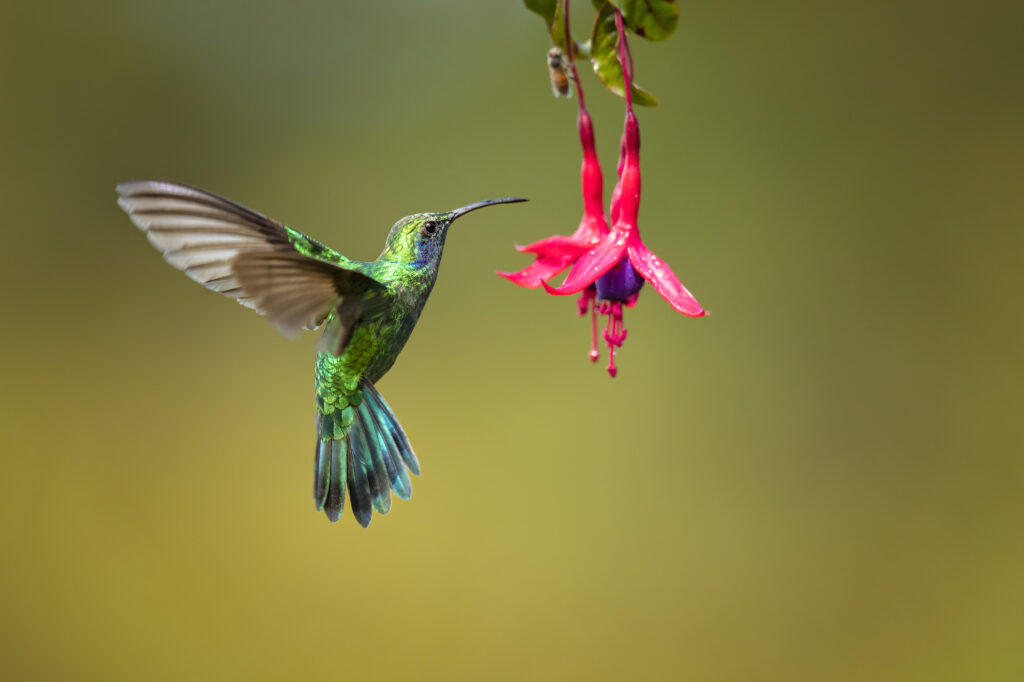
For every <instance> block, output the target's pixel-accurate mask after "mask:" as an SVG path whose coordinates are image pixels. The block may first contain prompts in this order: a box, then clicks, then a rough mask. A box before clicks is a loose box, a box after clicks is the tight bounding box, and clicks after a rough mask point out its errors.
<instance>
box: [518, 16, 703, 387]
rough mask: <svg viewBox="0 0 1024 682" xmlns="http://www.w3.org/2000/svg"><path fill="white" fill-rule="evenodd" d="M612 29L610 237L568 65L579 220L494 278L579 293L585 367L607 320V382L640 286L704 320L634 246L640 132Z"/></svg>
mask: <svg viewBox="0 0 1024 682" xmlns="http://www.w3.org/2000/svg"><path fill="white" fill-rule="evenodd" d="M615 22H616V27H617V28H618V32H619V52H620V61H621V62H622V70H623V77H624V81H625V91H626V121H625V125H624V127H623V132H622V140H621V143H620V146H619V162H618V175H619V180H618V183H617V184H616V185H615V189H614V191H613V192H612V198H611V203H610V205H609V213H610V215H611V220H612V226H611V229H610V230H609V229H608V224H607V222H606V221H605V217H604V209H603V207H602V177H601V168H600V165H599V164H598V161H597V153H596V151H595V150H594V129H593V123H592V122H591V120H590V115H589V114H588V113H587V111H586V108H585V107H584V105H583V91H582V88H580V87H579V79H578V78H577V77H576V69H575V65H572V70H573V78H574V79H575V80H576V84H577V91H578V92H579V97H580V110H579V116H578V118H577V126H578V128H579V133H580V142H581V143H582V144H583V167H582V171H581V175H582V184H583V219H582V220H581V221H580V226H579V228H577V230H576V232H574V233H573V234H572V235H571V236H569V237H563V236H560V235H556V236H554V237H548V238H547V239H542V240H540V241H538V242H535V243H533V244H530V245H528V246H517V247H516V248H517V249H518V250H519V251H522V252H526V253H532V254H534V255H535V256H536V260H534V262H533V263H532V264H530V265H529V266H527V267H526V268H524V269H523V270H520V271H519V272H515V273H504V272H499V273H498V274H499V275H501V276H503V277H506V278H508V279H509V280H511V281H512V282H514V283H515V284H518V285H519V286H523V287H530V288H535V287H537V286H540V285H543V287H544V288H545V289H546V290H547V292H548V293H549V294H553V295H556V296H566V295H570V294H575V293H580V298H579V300H578V302H577V306H578V311H579V314H580V315H581V316H582V315H586V313H587V311H588V309H589V310H590V314H591V348H590V359H591V361H596V360H597V359H598V357H600V353H599V352H598V350H597V315H598V314H601V315H605V316H607V318H608V319H607V324H606V327H605V330H604V332H603V336H604V340H605V343H607V345H608V354H609V362H608V373H609V374H610V375H611V376H613V377H614V376H615V375H616V373H617V372H618V369H617V368H616V366H615V349H616V348H621V347H622V343H623V342H624V341H625V340H626V333H627V332H626V328H625V326H624V324H623V318H622V309H623V307H627V308H631V307H633V306H634V305H636V301H637V297H638V296H639V294H640V289H641V288H642V287H643V284H644V281H647V282H650V283H651V286H653V287H654V290H655V291H657V292H658V293H659V294H660V295H661V297H662V298H664V299H665V300H666V301H668V303H669V305H671V306H672V307H673V308H675V309H676V310H678V311H679V312H681V313H683V314H684V315H688V316H690V317H700V316H702V315H704V314H705V311H704V309H703V308H702V307H701V306H700V304H699V303H698V302H697V299H696V298H694V297H693V294H691V293H690V292H689V291H687V290H686V287H684V286H683V285H682V283H681V282H680V281H679V278H677V277H676V276H675V274H674V273H673V272H672V269H671V268H669V266H668V265H667V264H666V263H665V262H664V261H662V260H661V259H660V258H658V257H657V256H656V255H654V253H652V252H651V251H650V250H649V249H648V248H647V247H646V246H645V245H644V243H643V241H642V240H641V239H640V231H639V229H638V228H637V216H638V214H639V212H640V126H639V124H638V123H637V120H636V116H635V115H634V114H633V100H632V94H631V89H632V87H631V86H632V82H633V60H632V56H631V55H630V53H629V46H628V45H627V43H626V36H625V33H624V31H623V28H622V16H621V15H620V14H619V13H618V12H616V13H615ZM567 42H569V39H568V35H567ZM569 44H572V43H571V42H569ZM570 265H571V266H572V269H571V270H570V271H569V274H568V275H567V276H566V278H565V281H564V282H563V283H562V285H561V286H558V287H553V286H551V285H549V284H548V282H547V281H548V280H549V279H550V278H552V277H554V276H555V275H557V274H558V273H560V272H561V271H563V270H564V269H566V268H567V267H569V266H570ZM581 292H582V293H581Z"/></svg>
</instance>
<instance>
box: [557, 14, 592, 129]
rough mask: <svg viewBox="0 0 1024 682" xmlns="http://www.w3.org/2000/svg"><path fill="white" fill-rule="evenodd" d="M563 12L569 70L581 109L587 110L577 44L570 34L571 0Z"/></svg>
mask: <svg viewBox="0 0 1024 682" xmlns="http://www.w3.org/2000/svg"><path fill="white" fill-rule="evenodd" d="M562 11H563V15H564V16H563V17H562V19H563V20H564V21H565V47H566V49H568V50H569V68H570V69H571V70H572V79H573V80H574V81H576V92H577V93H579V96H580V105H579V106H580V109H581V110H585V109H586V108H587V105H586V102H584V100H583V84H582V83H580V75H579V73H577V71H576V54H575V53H576V44H575V43H573V42H572V35H571V34H570V33H569V0H565V3H564V4H563V5H562Z"/></svg>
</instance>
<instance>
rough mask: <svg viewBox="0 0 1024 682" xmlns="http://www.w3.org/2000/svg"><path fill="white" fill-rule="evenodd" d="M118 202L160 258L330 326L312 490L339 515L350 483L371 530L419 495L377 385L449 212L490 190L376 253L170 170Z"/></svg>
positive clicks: (301, 325) (410, 457)
mask: <svg viewBox="0 0 1024 682" xmlns="http://www.w3.org/2000/svg"><path fill="white" fill-rule="evenodd" d="M117 192H118V194H119V195H120V198H119V199H118V202H117V203H118V204H119V205H120V206H121V208H122V209H124V210H125V211H126V212H127V213H128V215H129V216H130V217H131V220H132V222H134V223H135V225H136V226H138V227H139V228H140V229H141V230H142V231H143V232H145V233H146V236H147V237H148V238H149V241H150V242H151V243H152V244H153V246H155V247H156V248H157V249H159V250H160V252H161V253H163V256H164V259H166V260H167V262H168V263H170V264H171V265H173V266H174V267H176V268H178V269H179V270H182V271H183V272H184V273H185V274H186V275H188V276H189V277H191V278H192V279H193V280H195V281H197V282H199V283H200V284H202V285H203V286H205V287H207V288H208V289H212V290H213V291H216V292H218V293H221V294H224V295H225V296H228V297H230V298H234V299H235V300H237V301H238V302H239V303H241V304H242V305H244V306H246V307H249V308H252V309H253V310H255V311H256V312H258V313H260V314H261V315H265V316H266V317H267V318H269V319H270V321H271V322H273V323H274V324H275V325H276V326H277V328H278V329H279V330H281V332H283V333H284V334H285V335H286V336H289V337H294V336H297V335H298V334H299V332H301V331H302V330H304V329H316V328H318V327H320V326H321V325H322V326H323V328H324V331H323V335H322V336H321V339H320V344H319V346H318V349H317V356H316V372H315V376H316V448H315V453H314V460H313V499H314V501H315V503H316V508H317V511H319V510H321V509H322V510H323V511H324V512H325V513H326V514H327V517H328V518H329V519H330V520H331V521H337V520H338V519H339V518H341V513H342V510H343V509H344V507H345V489H346V487H347V489H348V497H349V500H350V504H351V506H352V513H353V515H354V516H355V518H356V521H358V522H359V524H360V525H362V526H363V527H364V528H365V527H366V526H368V525H369V524H370V520H371V517H372V515H373V510H376V511H377V512H378V513H379V514H386V513H388V511H389V510H390V509H391V490H394V491H395V494H396V495H398V496H399V497H401V498H402V499H405V500H407V499H409V498H410V497H411V495H412V485H411V483H410V481H409V475H408V474H407V473H406V469H407V468H408V469H409V471H412V472H413V473H414V474H417V475H418V474H419V473H420V468H419V462H418V461H417V459H416V455H415V454H414V453H413V450H412V447H411V446H410V445H409V439H408V438H407V437H406V435H405V431H404V430H403V429H402V426H401V425H400V424H399V423H398V419H397V418H396V417H395V413H394V412H393V411H392V410H391V407H389V406H388V404H387V402H385V400H384V398H383V397H382V396H381V394H380V393H379V392H378V391H377V389H376V388H375V386H374V384H375V383H376V382H377V381H379V380H380V378H381V377H382V376H384V374H385V373H386V372H387V371H388V370H389V369H391V366H392V365H393V364H394V363H395V359H396V358H397V357H398V354H399V353H400V352H401V350H402V347H403V346H405V342H406V341H407V340H408V339H409V335H410V334H411V333H412V330H413V327H415V326H416V321H417V320H418V319H419V317H420V313H421V312H422V311H423V305H424V304H425V303H426V302H427V297H428V296H430V291H431V289H433V288H434V282H435V281H437V270H438V266H439V265H440V263H441V253H442V252H443V251H444V243H445V238H446V237H447V236H448V228H449V227H451V224H452V222H453V221H454V220H455V219H456V218H459V217H460V216H463V215H465V214H466V213H469V212H470V211H474V210H476V209H478V208H483V207H484V206H493V205H495V204H507V203H514V202H520V201H526V199H520V198H516V197H506V198H502V199H488V200H485V201H478V202H476V203H472V204H469V205H467V206H463V207H461V208H457V209H455V210H454V211H447V212H444V213H417V214H415V215H411V216H407V217H405V218H402V219H401V220H399V221H398V222H397V223H395V224H394V226H392V228H391V231H390V232H389V233H388V238H387V241H386V242H385V244H384V250H383V251H381V254H380V256H379V257H378V258H377V260H375V261H372V262H363V261H355V260H351V259H349V258H346V257H345V256H343V255H341V254H340V253H338V252H337V251H335V250H333V249H331V248H329V247H327V246H324V245H323V244H321V243H320V242H318V241H316V240H314V239H311V238H310V237H307V236H306V235H304V234H302V233H301V232H299V231H297V230H295V229H292V228H291V227H288V226H287V225H284V224H282V223H279V222H277V221H275V220H272V219H270V218H267V217H266V216H264V215H261V214H259V213H256V212H255V211H252V210H250V209H248V208H245V207H244V206H241V205H240V204H236V203H235V202H233V201H230V200H228V199H225V198H223V197H219V196H217V195H215V194H211V193H210V192H206V191H203V190H201V189H197V188H195V187H190V186H188V185H183V184H179V183H175V182H168V181H164V180H135V181H132V182H126V183H123V184H120V185H118V186H117Z"/></svg>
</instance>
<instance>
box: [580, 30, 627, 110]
mask: <svg viewBox="0 0 1024 682" xmlns="http://www.w3.org/2000/svg"><path fill="white" fill-rule="evenodd" d="M566 28H568V23H567V24H566ZM615 29H616V30H617V31H618V32H619V63H620V64H621V65H622V80H623V82H624V83H625V86H626V111H633V53H632V52H630V51H629V43H628V42H626V30H625V29H624V28H623V27H622V12H620V11H619V10H615Z"/></svg>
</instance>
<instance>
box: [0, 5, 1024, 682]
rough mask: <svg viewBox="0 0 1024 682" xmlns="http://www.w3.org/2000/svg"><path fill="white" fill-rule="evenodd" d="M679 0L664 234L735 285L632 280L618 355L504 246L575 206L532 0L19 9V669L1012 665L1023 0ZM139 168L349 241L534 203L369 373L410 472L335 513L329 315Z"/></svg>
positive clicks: (6, 421)
mask: <svg viewBox="0 0 1024 682" xmlns="http://www.w3.org/2000/svg"><path fill="white" fill-rule="evenodd" d="M574 5H576V6H578V11H577V12H576V14H575V16H574V26H575V27H576V32H577V33H578V34H583V33H585V32H586V27H587V26H588V22H589V21H590V19H591V17H592V16H593V11H592V10H591V8H590V7H589V3H584V2H577V3H574ZM680 5H681V10H682V19H681V23H680V27H679V29H678V31H677V33H676V34H675V35H674V36H673V37H672V38H671V39H670V40H669V41H667V42H665V43H659V44H649V43H645V42H644V41H640V40H635V41H633V49H634V55H635V58H636V71H637V81H638V82H639V83H641V84H642V85H644V86H645V87H647V88H648V89H650V90H651V91H652V92H653V93H654V94H655V95H657V96H658V97H659V98H660V100H661V106H660V107H658V108H655V109H642V110H640V111H639V113H638V115H639V117H640V123H641V127H642V130H643V139H644V148H643V172H644V199H643V208H642V212H641V229H642V231H643V234H644V237H645V240H646V241H647V244H648V245H649V246H650V247H651V248H652V249H653V250H654V251H656V252H657V253H658V255H659V256H661V257H663V258H664V259H665V260H666V261H667V262H669V263H670V264H671V265H672V267H673V268H674V269H675V271H676V272H677V273H678V274H679V275H680V277H681V279H682V280H683V281H684V282H685V283H686V285H687V286H688V287H689V288H690V289H691V290H692V291H693V292H694V293H695V294H696V295H697V296H698V298H699V299H700V300H701V302H702V303H703V304H704V305H705V306H706V307H707V308H708V309H709V310H711V311H712V313H713V314H712V315H711V316H710V317H707V318H704V319H699V320H693V319H688V318H685V317H683V316H681V315H679V314H677V313H674V312H673V311H672V310H671V309H670V308H669V307H668V305H667V304H666V303H665V302H664V301H662V300H661V299H660V298H659V297H658V296H657V295H655V294H654V292H653V291H652V290H651V289H650V288H647V289H645V290H644V292H643V293H642V294H641V297H640V302H639V305H638V306H637V307H636V308H635V309H633V310H630V311H629V312H628V314H627V317H626V324H627V327H628V328H629V340H628V341H627V342H626V344H625V347H624V348H623V350H622V352H621V353H620V354H619V367H620V371H619V376H618V378H616V379H614V380H612V379H610V378H609V377H608V376H607V374H606V373H605V371H604V369H603V365H604V360H602V363H601V365H598V366H593V365H591V364H590V363H588V362H587V360H586V353H587V349H588V344H589V325H588V323H587V321H585V320H581V319H578V318H576V316H575V304H574V302H573V300H571V299H559V298H553V297H548V296H546V295H544V294H542V293H540V292H537V291H527V290H524V289H519V288H517V287H515V286H513V285H511V284H510V283H508V282H506V281H504V280H502V279H500V278H498V277H496V276H494V275H493V271H494V270H496V269H504V270H511V269H517V268H519V267H522V266H524V265H526V264H527V262H528V259H527V258H526V257H525V256H523V255H520V254H517V253H515V252H514V251H513V249H512V244H513V243H514V242H519V243H525V242H529V241H533V240H535V239H538V238H540V237H543V236H547V235H549V234H553V233H568V232H570V231H572V230H573V229H574V228H575V226H576V224H577V222H578V220H579V216H580V213H581V204H580V199H579V194H578V192H579V179H578V168H579V148H578V142H577V138H576V134H575V128H574V121H575V100H572V101H568V102H567V101H565V100H561V101H556V100H555V99H554V98H553V97H552V96H551V92H550V88H549V84H548V76H547V69H546V66H545V52H546V50H547V48H548V47H549V43H548V39H547V36H546V33H545V30H544V25H543V22H542V21H541V20H540V19H539V18H538V17H536V16H535V15H533V14H531V13H529V12H528V11H527V10H526V9H525V8H524V7H523V6H522V5H521V4H520V3H519V2H517V1H513V0H503V1H501V2H497V1H494V2H470V1H469V0H458V1H457V0H447V1H442V0H432V1H429V2H424V1H417V2H413V1H412V0H409V1H405V2H399V1H397V0H381V1H379V2H372V3H371V2H358V3H356V2H352V3H342V2H323V1H319V2H317V1H313V0H296V1H295V2H291V3H277V2H266V1H262V0H261V1H256V2H254V1H252V0H250V1H248V2H198V1H194V0H182V1H179V2H174V3H168V2H157V1H156V0H135V1H133V2H110V1H104V0H96V1H94V2H90V3H76V2H53V3H35V2H27V1H20V0H15V1H14V2H11V0H7V1H6V2H4V3H3V5H2V7H0V103H2V106H0V218H2V222H0V225H2V227H0V229H2V234H3V248H2V249H0V264H2V268H0V284H2V287H3V292H4V321H3V325H2V329H3V331H2V332H0V349H2V350H3V356H2V357H3V360H2V361H0V408H2V409H0V420H2V426H3V434H4V435H3V438H2V441H0V447H2V458H3V461H2V464H3V474H2V476H0V527H2V531H0V542H2V546H3V558H2V561H0V579H2V584H3V589H2V590H0V677H3V678H4V679H9V680H31V679H76V680H92V679H95V680H159V679H196V680H202V679H243V678H244V679H254V680H258V679H302V678H309V677H311V676H323V677H327V678H338V679H341V678H344V679H348V680H359V679H375V680H385V679H398V678H401V679H410V680H416V679H443V680H455V679H494V680H522V679H535V680H548V679H550V680H566V679H588V680H631V679H645V680H675V679H692V680H738V681H740V680H742V681H746V680H830V681H842V680H894V681H906V680H928V681H930V682H935V681H941V680H1014V679H1022V677H1024V651H1022V636H1024V618H1022V616H1021V614H1022V612H1024V583H1022V578H1021V576H1022V572H1024V544H1022V530H1024V501H1022V495H1021V493H1022V490H1024V464H1022V461H1021V454H1022V452H1024V437H1022V429H1021V425H1020V418H1021V408H1022V401H1021V395H1020V381H1021V376H1022V369H1024V363H1022V362H1021V354H1020V348H1021V331H1022V328H1024V321H1022V315H1021V304H1020V295H1021V292H1022V287H1021V278H1020V270H1021V255H1022V248H1024V237H1022V230H1021V224H1022V217H1024V198H1022V197H1024V192H1022V191H1021V169H1022V165H1021V161H1022V157H1024V135H1022V123H1021V121H1022V117H1024V88H1021V73H1022V69H1024V58H1022V57H1024V48H1022V44H1021V40H1020V37H1021V36H1020V26H1021V20H1022V19H1024V16H1022V14H1024V13H1022V11H1021V6H1020V3H1011V2H1005V3H926V2H923V1H922V2H895V3H892V2H884V3H883V2H862V3H844V4H837V3H816V2H809V1H794V2H789V3H761V2H754V1H741V2H738V3H710V4H709V3H697V2H681V3H680ZM584 77H585V81H584V84H585V86H586V87H587V91H586V93H587V95H588V103H589V104H590V105H591V107H590V108H591V111H592V113H593V115H594V120H595V125H596V130H597V135H598V144H599V151H600V153H601V155H602V158H603V160H604V162H605V168H606V180H607V181H608V182H607V185H608V187H607V189H608V190H609V191H610V188H611V176H612V175H613V169H614V161H615V155H616V150H617V144H618V142H617V141H618V135H619V132H620V130H621V122H622V104H621V100H618V99H617V98H615V97H613V96H612V95H611V94H610V93H608V92H607V91H606V90H604V89H603V88H602V87H600V86H599V85H598V84H597V82H596V80H595V79H594V78H593V77H592V75H591V74H584ZM139 177H166V178H172V179H177V180H181V181H185V182H188V183H192V184H196V185H199V186H201V187H204V188H208V189H210V190H212V191H215V192H218V193H220V194H223V195H225V196H228V197H231V198H233V199H235V200H237V201H239V202H241V203H243V204H246V205H248V206H251V207H253V208H254V209H256V210H259V211H261V212H263V213H266V214H267V215H270V216H273V217H275V218H278V219H280V220H282V221H284V222H287V223H288V224H291V225H293V226H295V227H297V228H299V229H301V230H303V231H306V232H308V233H309V234H311V235H313V236H315V237H317V238H320V239H322V240H323V241H325V242H327V243H328V244H330V245H332V246H334V247H336V248H338V249H339V250H341V251H342V252H343V253H345V254H346V255H348V256H350V257H354V258H360V259H372V258H374V257H376V255H377V253H378V252H379V251H380V247H381V245H382V244H383V240H384V236H385V234H386V232H387V229H388V228H389V227H390V225H391V224H392V223H393V222H394V221H395V220H396V219H397V218H399V217H401V216H403V215H406V214H409V213H414V212H418V211H424V210H446V209H450V208H453V207H455V206H459V205H462V204H465V203H468V202H471V201H475V200H478V199H483V198H488V197H494V196H503V195H509V194H515V195H521V196H526V197H529V198H530V199H531V203H529V204H524V205H521V206H514V207H502V208H496V209H491V210H488V211H486V212H480V213H475V214H473V216H472V217H469V218H466V219H465V221H464V222H460V223H459V224H458V225H457V227H456V228H455V229H454V231H453V233H452V235H451V238H450V239H449V240H448V249H447V253H446V256H445V260H444V266H443V268H442V272H441V277H440V280H439V283H438V286H437V288H436V289H435V291H434V295H433V297H432V298H431V301H430V303H429V304H428V305H427V308H426V312H425V314H424V316H423V318H422V320H421V322H420V324H419V327H418V328H417V331H416V332H415V334H414V335H413V337H412V339H411V341H410V343H409V345H408V346H407V348H406V350H405V352H404V354H403V355H402V357H401V358H400V360H399V361H398V363H397V365H396V366H395V369H394V370H393V371H392V372H391V374H389V375H388V376H387V377H386V378H385V379H384V380H383V381H382V382H381V385H380V388H381V390H382V392H383V393H384V395H385V396H386V397H387V399H388V400H389V401H390V403H391V405H392V406H393V407H394V408H395V410H396V412H397V414H398V415H399V417H400V419H401V421H402V423H403V424H404V426H405V428H406V430H407V431H408V433H409V434H410V437H411V439H412V442H413V444H414V447H415V448H416V451H417V453H418V455H419V458H420V461H421V463H422V465H423V472H424V473H423V476H422V477H420V478H417V479H416V480H415V481H414V499H413V501H412V502H402V501H399V500H396V502H395V505H394V508H393V510H392V512H391V513H390V514H389V515H387V516H384V517H380V516H375V518H374V521H373V524H372V525H371V526H370V528H369V529H368V530H362V529H360V528H359V527H358V526H357V525H356V524H355V522H354V521H353V520H352V519H351V518H350V514H349V513H348V512H346V514H345V516H344V518H343V519H342V522H341V523H339V524H337V525H332V524H330V523H328V522H327V521H326V519H325V518H324V516H323V515H322V514H316V513H314V509H313V503H312V500H311V496H310V490H311V470H312V466H311V465H312V449H313V431H312V428H313V392H312V389H313V380H312V363H313V347H314V339H313V338H312V336H310V337H308V338H304V339H303V340H302V341H300V342H297V343H290V342H288V341H286V340H285V339H284V338H283V337H281V336H280V335H279V334H278V333H277V332H276V331H275V329H274V328H273V327H272V326H271V325H269V324H267V323H266V322H265V321H264V320H262V319H260V318H259V317H257V316H255V315H253V314H252V313H251V312H250V311H248V310H245V309H244V308H242V307H241V306H238V305H236V304H234V303H232V302H231V301H228V300H225V299H222V298H221V297H219V296H217V295H215V294H213V293H211V292H208V291H206V290H204V289H202V288H201V287H199V286H197V285H195V284H193V283H191V282H190V281H189V280H188V279H187V278H186V277H184V276H183V275H182V274H181V273H179V272H177V271H175V270H174V269H173V268H171V267H170V266H168V265H167V264H165V263H163V262H162V260H161V258H160V256H159V254H158V253H156V251H155V250H154V249H153V248H152V247H151V246H150V245H149V244H148V243H147V242H146V239H145V238H144V236H143V235H142V234H141V233H139V231H138V230H136V229H135V228H134V227H133V226H132V225H131V223H130V222H129V221H128V219H127V217H126V216H125V215H124V214H123V213H122V212H121V211H120V210H119V209H118V208H117V205H116V204H115V194H114V184H115V183H116V182H118V181H122V180H125V179H130V178H139Z"/></svg>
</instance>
